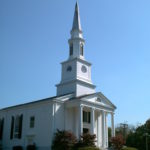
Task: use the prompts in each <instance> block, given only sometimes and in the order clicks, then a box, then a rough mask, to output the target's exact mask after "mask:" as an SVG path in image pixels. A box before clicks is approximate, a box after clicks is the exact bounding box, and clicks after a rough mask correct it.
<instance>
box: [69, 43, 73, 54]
mask: <svg viewBox="0 0 150 150" xmlns="http://www.w3.org/2000/svg"><path fill="white" fill-rule="evenodd" d="M72 55H73V44H70V56H72Z"/></svg>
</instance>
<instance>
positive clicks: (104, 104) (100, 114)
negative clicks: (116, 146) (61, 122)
mask: <svg viewBox="0 0 150 150" xmlns="http://www.w3.org/2000/svg"><path fill="white" fill-rule="evenodd" d="M100 96H101V101H97V99H99V97H100ZM102 96H103V95H102V93H95V94H89V95H88V96H83V97H82V98H80V97H79V98H78V100H76V99H72V100H70V101H68V102H67V103H66V108H68V109H70V111H71V110H72V111H73V112H72V115H71V116H70V117H68V116H67V117H66V118H65V119H66V121H65V122H66V123H70V122H71V120H70V121H69V118H70V119H74V118H75V124H74V123H73V122H72V125H70V128H68V126H67V125H66V128H65V130H71V131H72V132H73V133H74V134H75V135H76V136H77V137H78V138H80V135H82V134H83V133H85V132H89V133H90V134H95V135H96V140H97V142H96V145H97V146H98V147H101V148H107V147H108V125H107V121H108V115H110V116H111V131H112V132H111V136H112V137H113V136H115V128H114V111H113V109H114V105H113V104H111V103H108V99H105V98H103V99H102ZM89 99H90V101H89ZM92 101H93V102H92ZM94 101H95V102H96V103H95V102H94ZM66 111H67V109H66ZM68 113H69V112H68ZM68 113H66V114H68ZM70 114H71V112H70ZM71 126H72V127H71Z"/></svg>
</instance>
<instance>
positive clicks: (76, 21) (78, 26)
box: [72, 2, 82, 31]
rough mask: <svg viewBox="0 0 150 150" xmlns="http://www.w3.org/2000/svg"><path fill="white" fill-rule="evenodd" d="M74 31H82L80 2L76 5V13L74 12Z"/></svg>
mask: <svg viewBox="0 0 150 150" xmlns="http://www.w3.org/2000/svg"><path fill="white" fill-rule="evenodd" d="M73 30H78V31H82V29H81V23H80V13H79V6H78V2H76V5H75V12H74V18H73V25H72V31H73Z"/></svg>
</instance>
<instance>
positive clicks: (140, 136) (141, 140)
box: [126, 119, 150, 150]
mask: <svg viewBox="0 0 150 150" xmlns="http://www.w3.org/2000/svg"><path fill="white" fill-rule="evenodd" d="M146 133H147V134H148V135H150V119H149V120H147V121H146V123H145V124H144V125H141V126H139V127H137V128H136V130H135V131H131V132H130V133H129V134H128V136H127V140H126V145H127V146H132V147H136V148H137V149H138V150H144V149H146ZM147 142H148V143H147V144H148V150H150V137H149V136H147Z"/></svg>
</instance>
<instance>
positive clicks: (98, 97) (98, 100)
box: [81, 92, 116, 109]
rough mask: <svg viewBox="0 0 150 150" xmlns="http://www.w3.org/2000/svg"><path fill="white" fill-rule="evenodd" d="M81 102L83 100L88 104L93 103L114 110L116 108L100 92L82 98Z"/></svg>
mask: <svg viewBox="0 0 150 150" xmlns="http://www.w3.org/2000/svg"><path fill="white" fill-rule="evenodd" d="M81 100H84V101H87V102H90V103H94V104H97V105H100V106H104V107H109V108H112V109H116V106H115V105H114V104H113V103H112V102H111V101H110V100H109V99H108V98H107V97H106V96H104V95H103V94H102V93H101V92H98V93H94V94H91V95H87V96H84V97H82V98H81Z"/></svg>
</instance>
